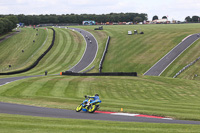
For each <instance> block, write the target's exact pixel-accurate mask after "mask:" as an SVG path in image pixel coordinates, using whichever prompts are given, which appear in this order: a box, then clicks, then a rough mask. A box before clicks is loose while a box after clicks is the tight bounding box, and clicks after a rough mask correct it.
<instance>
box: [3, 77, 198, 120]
mask: <svg viewBox="0 0 200 133" xmlns="http://www.w3.org/2000/svg"><path fill="white" fill-rule="evenodd" d="M199 86H200V83H199V82H196V81H190V80H181V79H171V78H162V77H148V76H147V77H70V76H47V77H37V78H29V79H24V80H20V81H16V82H13V83H9V84H7V85H4V86H1V87H0V101H3V102H14V103H21V104H29V105H36V106H44V107H53V108H64V109H72V110H73V109H75V107H76V106H77V105H79V104H80V103H81V102H82V101H83V99H84V95H94V94H95V93H98V94H99V95H100V98H101V100H102V108H101V110H106V111H117V112H118V111H120V109H121V108H123V109H124V112H131V113H142V114H149V115H157V116H165V117H171V118H174V119H183V120H185V119H186V120H200V113H199V109H200V106H199V105H200V103H199V100H200V90H199Z"/></svg>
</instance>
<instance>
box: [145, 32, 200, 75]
mask: <svg viewBox="0 0 200 133" xmlns="http://www.w3.org/2000/svg"><path fill="white" fill-rule="evenodd" d="M199 37H200V34H193V35H191V36H188V37H187V38H185V39H184V40H183V41H182V42H181V43H179V44H178V45H177V46H176V47H174V48H173V49H172V50H171V51H170V52H169V53H168V54H166V55H165V56H164V57H163V58H162V59H160V60H159V61H158V62H157V63H156V64H155V65H154V66H153V67H151V68H150V69H149V70H148V71H147V72H146V73H144V75H149V76H160V75H161V74H162V73H163V72H164V71H165V69H167V67H168V66H169V65H170V64H171V63H173V61H174V60H175V59H176V58H178V57H179V56H180V55H181V54H182V53H183V52H184V51H185V50H186V49H187V48H189V47H190V46H191V45H192V44H193V43H194V42H195V41H197V40H198V39H199Z"/></svg>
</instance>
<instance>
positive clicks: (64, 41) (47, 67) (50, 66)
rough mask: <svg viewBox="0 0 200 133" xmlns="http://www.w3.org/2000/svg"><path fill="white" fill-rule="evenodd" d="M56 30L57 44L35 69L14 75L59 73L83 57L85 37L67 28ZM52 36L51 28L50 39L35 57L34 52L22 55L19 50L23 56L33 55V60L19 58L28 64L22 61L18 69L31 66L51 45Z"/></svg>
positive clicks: (8, 47) (49, 31) (29, 30)
mask: <svg viewBox="0 0 200 133" xmlns="http://www.w3.org/2000/svg"><path fill="white" fill-rule="evenodd" d="M31 30H32V29H26V32H30V33H32V31H31ZM39 31H40V30H39ZM55 31H56V39H55V44H54V46H53V48H52V49H51V50H50V51H49V53H47V55H46V56H45V57H44V58H43V59H42V60H41V61H40V63H39V64H38V65H37V66H36V67H35V68H34V69H32V70H30V71H28V72H25V73H22V74H17V75H14V76H21V75H41V74H44V72H45V71H48V73H49V74H59V73H60V72H62V71H66V70H68V69H70V68H71V67H72V66H73V65H75V64H77V63H78V61H79V60H80V59H81V57H82V55H83V53H84V51H85V47H86V44H85V41H84V40H83V37H82V36H81V35H80V34H79V33H77V32H73V31H71V30H67V29H59V28H55ZM26 34H27V33H26ZM19 35H20V36H23V35H21V34H19ZM27 36H28V35H27ZM30 36H31V35H30ZM13 37H17V36H13ZM52 37H53V31H52V30H51V29H49V30H48V39H47V41H46V44H45V45H44V46H43V47H42V48H41V49H40V50H39V51H38V53H37V54H35V55H34V56H33V57H31V55H32V54H29V57H28V55H27V56H24V55H23V56H21V54H22V53H21V51H20V50H19V51H20V52H17V53H16V55H19V56H20V57H21V58H24V57H26V58H30V57H31V60H28V61H26V60H25V59H21V58H19V59H17V60H18V61H19V62H23V61H25V62H26V64H27V65H24V64H23V63H21V64H20V65H19V66H21V67H19V68H18V69H22V68H25V67H27V66H30V65H31V64H32V63H33V62H34V61H35V60H36V59H37V58H38V57H39V56H40V55H41V54H42V53H43V52H44V51H45V50H46V49H47V48H48V47H49V45H50V44H51V42H52ZM11 39H13V38H11ZM11 39H8V41H12V40H11ZM21 40H23V39H21ZM27 40H28V39H27ZM29 41H30V40H29ZM36 41H37V40H36ZM31 43H33V42H32V40H31ZM5 44H10V43H9V42H5ZM19 44H20V42H19ZM41 44H42V43H41ZM41 44H40V46H41ZM10 45H11V44H10ZM5 47H6V48H7V49H10V46H8V45H5ZM1 55H2V56H3V57H4V58H6V55H5V54H1ZM11 55H12V57H13V56H16V55H15V54H11ZM76 55H78V56H76ZM7 60H8V59H7ZM5 63H7V64H9V63H8V61H5ZM6 67H7V66H6ZM14 70H16V69H14ZM1 77H6V76H1Z"/></svg>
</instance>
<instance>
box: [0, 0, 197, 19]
mask: <svg viewBox="0 0 200 133" xmlns="http://www.w3.org/2000/svg"><path fill="white" fill-rule="evenodd" d="M199 7H200V1H199V0H165V1H161V0H151V1H147V0H98V1H96V0H0V11H1V12H0V13H1V14H26V15H27V14H71V13H76V14H83V13H88V14H105V13H111V12H116V13H120V12H136V13H147V14H148V16H149V19H152V17H153V16H154V15H158V16H159V18H161V17H163V16H166V15H169V16H170V20H171V19H172V18H174V19H177V20H184V19H185V17H186V16H192V15H198V13H199ZM199 15H200V14H199Z"/></svg>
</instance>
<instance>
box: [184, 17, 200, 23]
mask: <svg viewBox="0 0 200 133" xmlns="http://www.w3.org/2000/svg"><path fill="white" fill-rule="evenodd" d="M185 21H186V22H188V23H199V22H200V17H199V16H192V17H190V16H187V17H186V18H185Z"/></svg>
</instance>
